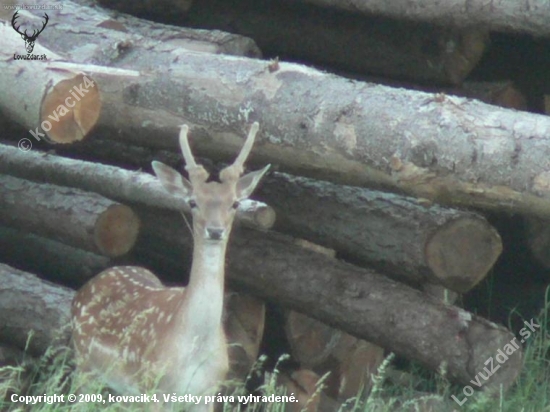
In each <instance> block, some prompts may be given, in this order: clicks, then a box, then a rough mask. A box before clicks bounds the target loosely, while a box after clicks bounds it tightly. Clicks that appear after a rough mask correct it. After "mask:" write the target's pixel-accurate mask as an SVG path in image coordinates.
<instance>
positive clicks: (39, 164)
mask: <svg viewBox="0 0 550 412" xmlns="http://www.w3.org/2000/svg"><path fill="white" fill-rule="evenodd" d="M0 173H6V174H10V175H13V176H17V177H20V178H23V179H30V180H33V181H37V182H44V183H46V182H49V183H54V184H56V185H60V186H67V187H72V188H78V189H81V190H85V191H89V192H95V193H98V194H100V195H103V196H105V197H108V198H110V199H115V200H118V201H121V202H126V203H141V204H145V205H148V206H156V207H163V208H166V209H171V210H178V211H179V210H185V211H190V209H189V205H188V204H187V203H186V202H183V201H182V200H181V199H178V198H175V197H174V196H171V195H170V194H169V193H168V192H167V191H166V190H165V189H164V188H163V187H162V186H161V184H160V183H159V181H158V179H157V178H156V177H155V176H153V175H150V174H148V173H141V172H137V171H129V170H125V169H121V168H119V167H114V166H108V165H103V164H100V163H92V162H84V161H80V160H74V159H67V158H64V157H60V156H54V155H50V154H43V153H38V152H35V151H31V152H22V151H20V150H18V149H17V148H15V147H10V146H7V145H1V144H0ZM236 219H237V220H240V221H242V222H243V224H245V225H248V226H250V227H258V228H261V229H269V228H270V227H271V226H273V223H274V222H275V212H274V211H273V209H272V208H270V207H269V206H267V205H265V204H264V203H261V202H256V201H252V200H250V201H243V202H241V204H240V205H239V209H238V210H237V216H236Z"/></svg>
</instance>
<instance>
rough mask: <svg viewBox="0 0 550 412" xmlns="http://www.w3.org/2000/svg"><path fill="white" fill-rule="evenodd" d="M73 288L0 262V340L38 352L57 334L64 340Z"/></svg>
mask: <svg viewBox="0 0 550 412" xmlns="http://www.w3.org/2000/svg"><path fill="white" fill-rule="evenodd" d="M73 296H74V291H73V290H71V289H68V288H65V287H62V286H58V285H54V284H53V283H50V282H47V281H44V280H40V279H38V278H37V277H36V276H34V275H32V274H30V273H27V272H22V271H20V270H17V269H14V268H12V267H10V266H8V265H4V264H2V263H0V340H1V341H2V342H5V343H9V344H11V345H13V346H16V347H18V348H20V349H24V348H25V347H26V344H27V340H28V337H29V332H31V331H32V338H31V339H30V340H29V341H28V342H29V346H28V347H29V351H30V353H31V354H33V355H41V354H43V353H44V352H45V351H46V349H47V348H48V347H49V346H50V345H51V343H52V342H53V341H54V340H55V339H59V336H60V335H63V336H65V339H66V342H68V338H69V336H70V330H68V329H67V328H66V327H67V325H68V324H69V323H70V306H71V301H72V299H73Z"/></svg>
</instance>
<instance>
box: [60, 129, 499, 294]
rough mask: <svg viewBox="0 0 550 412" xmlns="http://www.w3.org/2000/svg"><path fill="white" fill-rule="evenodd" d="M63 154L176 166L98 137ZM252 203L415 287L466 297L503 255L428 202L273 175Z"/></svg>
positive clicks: (472, 223)
mask: <svg viewBox="0 0 550 412" xmlns="http://www.w3.org/2000/svg"><path fill="white" fill-rule="evenodd" d="M62 153H65V154H67V155H74V154H77V155H78V156H79V157H84V158H86V159H89V160H92V161H108V162H112V163H115V164H123V165H126V164H128V165H129V166H130V167H141V168H144V169H147V168H149V165H150V163H151V161H152V160H154V159H158V160H161V161H163V162H165V163H167V164H169V165H171V166H172V167H176V168H177V167H178V165H179V163H180V160H179V158H180V156H179V155H176V154H174V153H173V152H169V151H166V150H155V149H151V148H145V147H142V146H135V145H130V144H125V143H124V142H119V141H109V140H105V139H93V140H88V141H85V142H82V143H80V144H78V145H71V146H66V147H64V148H63V149H62ZM255 197H257V198H259V199H260V200H263V201H265V203H267V204H269V205H271V206H272V207H273V208H274V209H275V210H276V213H277V215H278V216H279V218H278V219H277V221H276V223H275V226H274V228H275V230H277V231H279V232H283V233H287V234H290V235H292V236H296V237H299V238H303V239H307V240H309V241H311V242H314V243H316V244H319V245H323V246H325V247H328V248H331V249H333V250H335V251H337V252H338V255H339V256H340V257H341V258H344V259H345V260H347V261H350V262H352V263H355V264H359V265H366V266H369V267H372V268H375V269H377V270H380V271H382V272H383V273H385V274H387V275H389V276H390V277H393V278H395V279H397V280H400V281H404V282H406V283H408V284H411V285H415V286H418V285H421V284H424V283H426V282H429V283H433V284H440V285H441V284H442V285H445V286H446V287H447V288H450V289H452V290H455V291H460V292H466V291H468V290H469V289H471V288H472V287H473V286H475V285H476V284H477V283H478V282H479V281H480V280H481V279H483V278H484V277H485V275H486V274H487V272H488V271H489V270H490V269H491V267H492V266H493V264H494V263H495V261H496V259H497V258H498V256H499V255H500V253H501V251H502V242H501V240H500V237H499V235H498V233H497V232H496V231H495V230H494V229H493V228H492V227H491V226H490V225H489V224H488V223H487V222H486V220H485V219H484V218H483V217H482V216H480V215H477V214H475V213H472V212H466V211H460V210H457V209H448V208H443V207H440V206H437V205H432V204H430V202H429V201H420V200H416V199H414V198H410V197H405V196H400V195H396V194H386V193H383V192H379V191H371V190H367V189H363V188H358V187H352V186H342V185H335V184H333V183H329V182H326V181H318V180H314V179H309V178H305V177H297V176H292V175H288V174H285V173H277V172H275V173H272V174H271V175H270V176H267V177H265V178H264V179H263V181H262V185H261V186H260V187H259V188H258V189H257V190H256V192H255ZM312 215H314V216H316V219H314V220H313V219H311V216H312ZM320 222H321V223H320Z"/></svg>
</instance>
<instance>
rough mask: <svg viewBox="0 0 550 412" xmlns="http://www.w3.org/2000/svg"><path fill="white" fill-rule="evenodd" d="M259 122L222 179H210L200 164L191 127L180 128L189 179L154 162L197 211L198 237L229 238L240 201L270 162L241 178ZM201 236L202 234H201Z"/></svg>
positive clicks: (172, 190) (158, 172)
mask: <svg viewBox="0 0 550 412" xmlns="http://www.w3.org/2000/svg"><path fill="white" fill-rule="evenodd" d="M258 129H259V125H258V123H257V122H255V123H254V124H253V125H252V126H251V128H250V132H249V133H248V137H247V138H246V141H245V143H244V146H243V148H242V150H241V152H240V153H239V155H238V156H237V159H236V160H235V162H234V163H233V164H232V165H230V166H228V167H226V168H225V169H223V170H222V171H221V172H220V182H207V179H208V177H209V174H208V172H207V171H206V170H205V169H204V167H202V166H201V165H197V163H196V162H195V158H194V157H193V154H192V153H191V149H190V147H189V141H188V138H187V133H188V127H187V125H183V126H182V127H181V131H180V138H179V139H180V146H181V151H182V154H183V157H184V159H185V163H186V167H185V169H186V170H187V172H188V173H189V179H186V178H185V177H183V176H182V175H181V174H180V173H178V172H177V171H175V170H174V169H172V168H171V167H169V166H166V165H165V164H163V163H160V162H157V161H154V162H153V170H154V171H155V174H156V175H157V177H158V178H159V180H160V182H161V183H162V185H163V186H164V188H165V189H166V190H167V191H168V192H170V193H171V194H173V195H175V196H178V197H180V198H183V200H184V201H185V202H187V204H188V205H189V207H190V208H191V211H192V213H193V228H194V230H193V231H194V234H195V240H197V239H198V238H202V239H204V240H206V241H225V240H226V239H227V237H228V236H229V232H230V230H231V224H232V222H233V219H234V217H235V211H236V210H237V208H238V207H239V201H240V200H243V199H246V198H248V196H250V194H251V193H252V192H253V191H254V189H255V188H256V185H257V184H258V182H259V181H260V179H261V178H262V176H263V175H264V174H265V173H266V172H267V170H268V169H269V166H270V165H267V166H266V167H264V168H263V169H261V170H257V171H254V172H250V173H248V174H246V175H244V176H242V177H241V174H242V173H243V170H244V168H243V164H244V162H245V161H246V158H247V157H248V155H249V153H250V150H251V149H252V146H253V145H254V139H255V137H256V133H257V132H258ZM197 235H198V236H197Z"/></svg>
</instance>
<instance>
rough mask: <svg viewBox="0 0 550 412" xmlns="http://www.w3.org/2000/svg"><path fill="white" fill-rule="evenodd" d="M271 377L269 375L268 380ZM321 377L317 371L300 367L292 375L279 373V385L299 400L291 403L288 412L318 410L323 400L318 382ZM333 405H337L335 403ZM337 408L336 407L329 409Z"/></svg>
mask: <svg viewBox="0 0 550 412" xmlns="http://www.w3.org/2000/svg"><path fill="white" fill-rule="evenodd" d="M269 379H270V376H267V378H266V381H267V380H269ZM320 379H321V377H320V376H319V375H317V374H316V373H315V372H313V371H310V370H307V369H299V370H297V371H294V372H292V373H291V374H290V375H287V374H286V373H279V374H278V375H277V385H280V386H282V387H283V388H284V390H285V394H286V395H287V396H290V395H291V394H293V395H294V397H295V398H296V399H297V400H298V401H297V402H293V403H289V404H288V407H287V408H286V409H285V411H288V412H318V411H320V410H322V408H320V402H322V401H323V399H321V398H322V393H321V390H320V389H319V390H318V388H317V383H318V382H319V380H320ZM333 406H335V405H334V404H333ZM329 410H333V411H334V410H336V409H329Z"/></svg>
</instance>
